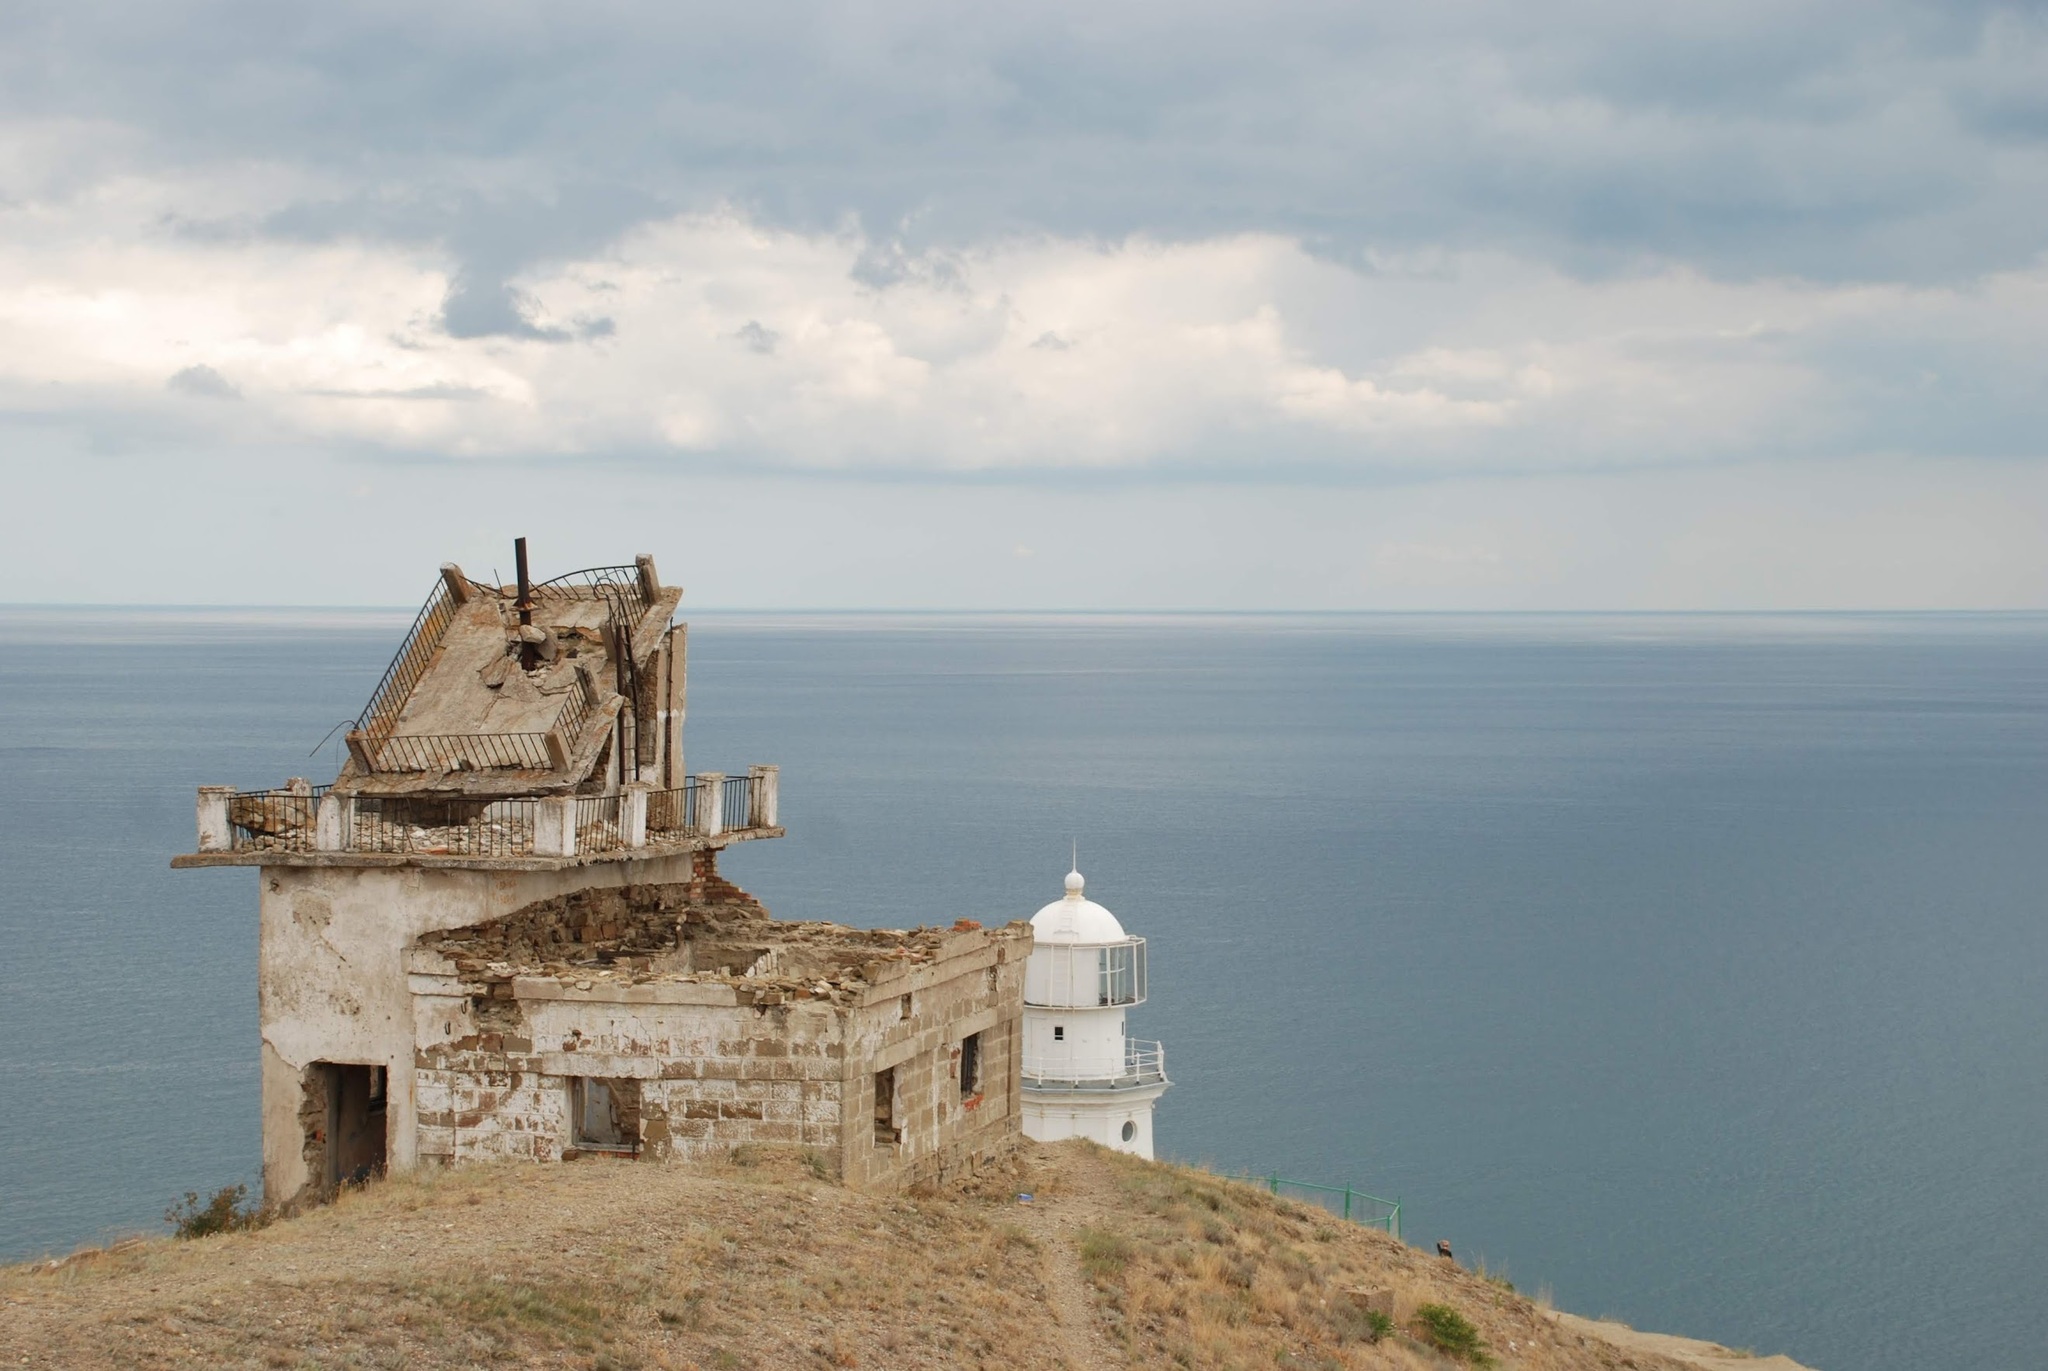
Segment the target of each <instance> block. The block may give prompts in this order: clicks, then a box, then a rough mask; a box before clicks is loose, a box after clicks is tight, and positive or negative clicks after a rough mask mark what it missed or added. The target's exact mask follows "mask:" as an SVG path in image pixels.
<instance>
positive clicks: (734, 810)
mask: <svg viewBox="0 0 2048 1371" xmlns="http://www.w3.org/2000/svg"><path fill="white" fill-rule="evenodd" d="M753 779H754V778H753V777H751V776H728V777H726V778H725V783H724V784H723V785H722V786H720V787H719V790H720V792H721V794H720V796H719V800H720V806H719V824H718V826H719V827H720V828H724V829H734V828H746V827H749V826H750V825H751V824H752V823H753V817H752V813H751V808H750V807H751V805H752V803H753Z"/></svg>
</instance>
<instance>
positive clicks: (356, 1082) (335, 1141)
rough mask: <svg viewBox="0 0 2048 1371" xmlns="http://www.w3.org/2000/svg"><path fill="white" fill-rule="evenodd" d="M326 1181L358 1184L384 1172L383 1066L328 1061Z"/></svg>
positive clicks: (384, 1086)
mask: <svg viewBox="0 0 2048 1371" xmlns="http://www.w3.org/2000/svg"><path fill="white" fill-rule="evenodd" d="M324 1065H325V1066H326V1068H327V1073H328V1077H327V1102H328V1103H327V1111H328V1114H327V1117H328V1123H327V1137H328V1139H329V1142H328V1147H327V1184H328V1185H329V1186H336V1185H343V1184H357V1183H360V1182H362V1181H366V1180H368V1179H369V1178H370V1177H372V1176H381V1175H383V1174H384V1120H385V1107H384V1106H385V1098H384V1096H385V1088H386V1086H387V1085H388V1084H389V1083H390V1081H389V1076H388V1074H387V1073H386V1072H385V1070H384V1068H383V1067H381V1066H354V1065H349V1064H347V1063H338V1062H329V1063H325V1064H324Z"/></svg>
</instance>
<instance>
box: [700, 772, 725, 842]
mask: <svg viewBox="0 0 2048 1371" xmlns="http://www.w3.org/2000/svg"><path fill="white" fill-rule="evenodd" d="M697 831H698V832H699V833H702V834H703V835H704V836H705V837H707V838H716V837H717V836H718V835H719V834H721V833H723V832H725V773H724V772H723V771H703V772H699V773H698V775H697Z"/></svg>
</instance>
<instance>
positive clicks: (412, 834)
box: [342, 795, 540, 857]
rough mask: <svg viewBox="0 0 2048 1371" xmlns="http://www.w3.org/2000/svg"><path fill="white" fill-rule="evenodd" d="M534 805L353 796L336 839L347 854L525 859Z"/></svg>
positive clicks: (535, 816)
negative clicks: (373, 853) (379, 853)
mask: <svg viewBox="0 0 2048 1371" xmlns="http://www.w3.org/2000/svg"><path fill="white" fill-rule="evenodd" d="M539 814H540V801H539V800H528V799H517V800H481V799H477V800H428V799H417V798H414V797H411V796H395V795H391V796H377V795H357V796H353V797H351V799H350V801H349V813H348V816H347V820H346V822H345V823H344V824H343V826H342V840H343V843H344V845H345V847H346V849H347V850H348V851H351V852H394V853H409V854H416V855H419V856H428V857H527V856H531V855H532V854H533V830H534V827H535V823H536V821H537V819H538V818H539Z"/></svg>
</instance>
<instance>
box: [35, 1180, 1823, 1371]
mask: <svg viewBox="0 0 2048 1371" xmlns="http://www.w3.org/2000/svg"><path fill="white" fill-rule="evenodd" d="M1020 1194H1030V1195H1031V1196H1032V1197H1033V1199H1032V1202H1031V1203H1029V1204H1024V1203H1020V1202H1019V1200H1018V1196H1019V1195H1020ZM1369 1303H1377V1304H1379V1305H1383V1306H1385V1307H1388V1308H1391V1310H1392V1317H1393V1319H1394V1322H1395V1325H1396V1327H1395V1328H1394V1330H1393V1331H1391V1332H1389V1333H1387V1334H1386V1335H1384V1336H1379V1337H1377V1338H1375V1336H1374V1333H1373V1330H1372V1329H1371V1327H1370V1323H1369V1321H1368V1320H1367V1319H1366V1318H1365V1317H1364V1314H1363V1312H1362V1311H1363V1310H1364V1308H1365V1307H1366V1305H1367V1304H1369ZM1427 1303H1441V1304H1445V1305H1448V1306H1450V1307H1452V1308H1454V1309H1456V1310H1458V1311H1459V1312H1460V1313H1461V1314H1462V1315H1463V1316H1464V1317H1465V1318H1466V1319H1468V1320H1469V1321H1470V1323H1471V1324H1472V1325H1473V1326H1474V1327H1475V1328H1476V1330H1477V1331H1478V1333H1479V1335H1480V1337H1481V1338H1482V1339H1483V1342H1484V1346H1483V1349H1482V1351H1481V1353H1480V1354H1479V1355H1480V1357H1481V1358H1482V1359H1487V1360H1490V1361H1491V1363H1492V1364H1494V1365H1497V1366H1501V1367H1522V1368H1529V1371H1552V1369H1553V1368H1557V1369H1562V1368H1574V1369H1576V1368H1589V1369H1590V1368H1603V1371H1619V1369H1620V1368H1628V1369H1629V1371H1695V1368H1697V1367H1699V1366H1702V1365H1709V1366H1734V1365H1737V1364H1738V1363H1736V1362H1733V1361H1721V1360H1715V1361H1712V1362H1701V1361H1699V1360H1695V1359H1692V1358H1691V1357H1689V1356H1684V1355H1682V1354H1683V1353H1685V1352H1686V1351H1687V1350H1688V1349H1695V1350H1697V1349H1705V1348H1709V1347H1712V1345H1711V1344H1696V1343H1685V1342H1684V1341H1683V1340H1678V1339H1672V1340H1669V1343H1668V1345H1667V1344H1664V1343H1661V1342H1659V1343H1655V1344H1652V1343H1648V1342H1642V1341H1629V1340H1626V1339H1623V1338H1621V1337H1619V1336H1618V1334H1631V1335H1633V1330H1628V1329H1621V1328H1620V1327H1619V1326H1618V1325H1608V1324H1592V1323H1588V1322H1586V1321H1580V1320H1574V1321H1570V1322H1569V1323H1567V1322H1562V1321H1560V1320H1559V1319H1557V1318H1555V1317H1553V1316H1551V1315H1550V1314H1549V1313H1547V1312H1546V1311H1545V1310H1543V1309H1540V1308H1539V1307H1537V1306H1536V1305H1535V1304H1533V1303H1532V1302H1531V1301H1529V1300H1527V1299H1525V1298H1523V1297H1521V1296H1520V1295H1517V1294H1514V1293H1512V1292H1510V1291H1508V1290H1507V1289H1505V1288H1504V1287H1502V1286H1501V1285H1499V1284H1497V1283H1495V1282H1493V1281H1489V1280H1487V1279H1485V1278H1483V1277H1481V1276H1479V1275H1475V1274H1472V1273H1469V1272H1465V1271H1462V1270H1460V1269H1458V1268H1456V1267H1455V1266H1453V1265H1452V1264H1451V1263H1449V1262H1445V1261H1443V1260H1441V1259H1440V1258H1437V1257H1435V1256H1430V1255H1425V1254H1424V1253H1422V1252H1420V1251H1418V1250H1416V1249H1413V1248H1408V1247H1404V1246H1402V1245H1401V1244H1399V1243H1397V1242H1395V1241H1394V1240H1392V1239H1391V1238H1388V1237H1386V1236H1385V1235H1383V1234H1380V1233H1377V1232H1373V1231H1370V1230H1366V1229H1361V1228H1358V1227H1355V1226H1352V1225H1347V1224H1343V1223H1341V1222H1340V1221H1337V1220H1334V1219H1331V1218H1329V1217H1328V1216H1326V1215H1324V1214H1322V1213H1321V1212H1320V1211H1318V1210H1313V1209H1303V1208H1301V1207H1300V1206H1297V1205H1294V1204H1291V1203H1289V1202H1286V1201H1283V1200H1275V1199H1274V1198H1273V1197H1271V1196H1269V1195H1266V1194H1264V1193H1263V1192H1261V1191H1259V1190H1257V1189H1256V1188H1254V1187H1250V1186H1246V1185H1242V1184H1238V1183H1235V1182H1230V1181H1224V1180H1220V1179H1218V1178H1216V1177H1214V1176H1211V1175H1208V1174H1206V1173H1203V1172H1199V1171H1191V1170H1187V1169H1185V1168H1179V1167H1171V1166H1164V1165H1155V1164H1152V1163H1146V1162H1138V1161H1134V1160H1132V1159H1129V1158H1124V1157H1120V1156H1116V1155H1114V1154H1110V1153H1106V1152H1103V1151H1102V1150H1100V1149H1096V1148H1092V1147H1088V1146H1087V1145H1085V1144H1072V1143H1069V1144H1061V1145H1059V1146H1057V1147H1043V1146H1038V1145H1033V1144H1026V1146H1025V1147H1024V1149H1023V1150H1022V1151H1021V1152H1020V1153H1019V1154H1018V1156H1017V1157H1016V1158H1015V1160H1014V1162H1012V1163H1010V1164H1008V1165H1006V1166H1004V1167H1003V1168H1000V1169H998V1170H996V1171H994V1172H991V1173H987V1174H984V1175H983V1176H981V1177H978V1178H976V1179H974V1180H973V1181H971V1182H968V1183H966V1184H964V1185H961V1186H958V1187H954V1188H950V1189H948V1190H946V1191H945V1192H943V1193H933V1194H917V1195H899V1196H887V1195H862V1194H856V1193H854V1192H852V1191H849V1190H846V1189H843V1188H841V1187H839V1186H838V1185H836V1184H833V1183H832V1182H831V1181H829V1180H828V1179H825V1178H824V1177H823V1176H821V1175H819V1174H817V1172H816V1171H815V1170H814V1169H813V1168H812V1166H811V1165H810V1164H808V1163H807V1162H806V1161H805V1160H804V1159H803V1158H802V1157H801V1156H798V1155H795V1154H787V1153H778V1152H769V1153H762V1154H758V1155H756V1156H746V1155H743V1156H742V1157H741V1158H740V1159H739V1160H738V1161H737V1162H735V1163H731V1164H720V1165H717V1166H690V1167H685V1166H679V1165H660V1166H656V1165H646V1164H634V1163H631V1162H605V1161H596V1160H593V1161H587V1162H577V1163H574V1164H570V1165H562V1166H520V1165H516V1164H505V1165H499V1166H490V1167H474V1168H466V1169H460V1170H454V1171H446V1172H431V1171H429V1172H421V1173H418V1174H415V1175H410V1176H404V1177H396V1178H393V1179H390V1180H387V1181H382V1182H378V1183H375V1184H372V1185H370V1186H367V1187H365V1188H363V1189H361V1190H357V1191H352V1192H349V1193H347V1194H344V1195H343V1196H342V1197H341V1198H340V1199H339V1200H337V1201H336V1202H335V1203H334V1204H332V1205H330V1206H327V1207H325V1208H322V1209H318V1210H314V1211H312V1212H309V1213H306V1214H304V1215H301V1216H299V1217H297V1218H293V1219H289V1220H285V1221H282V1222H279V1223H276V1224H273V1225H272V1226H270V1227H268V1228H265V1229H262V1230H260V1231H256V1232H244V1233H230V1234H224V1235H221V1236H218V1237H211V1238H203V1239H197V1240H192V1241H178V1240H173V1239H168V1238H164V1239H152V1240H147V1241H132V1240H131V1241H130V1242H127V1243H122V1244H117V1245H115V1246H114V1247H113V1248H108V1249H94V1250H90V1251H86V1252H81V1253H78V1254H75V1255H74V1256H72V1257H69V1258H65V1259H62V1260H60V1261H44V1262H36V1263H29V1264H26V1265H22V1266H14V1267H8V1268H5V1269H0V1366H7V1365H21V1366H38V1367H44V1366H48V1367H124V1368H125V1367H170V1366H206V1367H234V1368H241V1367H252V1368H253V1367H301V1368H328V1367H392V1368H397V1367H427V1368H441V1367H498V1366H548V1367H579V1368H587V1369H589V1371H598V1369H600V1368H605V1369H609V1368H685V1367H690V1368H718V1369H720V1371H724V1369H726V1368H743V1367H762V1368H766V1367H776V1368H788V1367H833V1366H837V1367H876V1368H897V1367H903V1368H921V1367H933V1368H937V1367H1005V1368H1007V1367H1048V1368H1054V1367H1061V1368H1067V1371H1103V1369H1105V1368H1124V1367H1152V1366H1176V1365H1177V1366H1185V1367H1197V1368H1207V1367H1216V1368H1222V1367H1237V1366H1245V1367H1249V1366H1259V1367H1319V1368H1339V1367H1343V1368H1353V1367H1356V1368H1368V1367H1370V1368H1382V1367H1385V1368H1439V1367H1451V1366H1459V1365H1466V1364H1474V1363H1473V1362H1472V1361H1470V1360H1469V1359H1468V1360H1464V1361H1460V1360H1453V1359H1450V1358H1447V1357H1446V1356H1444V1355H1443V1354H1442V1353H1440V1352H1438V1351H1435V1350H1433V1349H1431V1348H1430V1347H1429V1346H1427V1345H1426V1343H1425V1342H1424V1341H1423V1340H1422V1335H1421V1332H1420V1331H1419V1330H1420V1326H1419V1325H1418V1324H1417V1323H1416V1311H1417V1309H1418V1308H1420V1306H1422V1305H1423V1304H1427ZM1604 1330H1615V1333H1616V1335H1615V1336H1610V1335H1609V1333H1608V1332H1606V1331H1604ZM1633 1336H1634V1337H1637V1338H1643V1339H1650V1338H1654V1336H1655V1335H1633ZM1713 1351H1714V1352H1716V1353H1719V1354H1721V1355H1722V1356H1724V1357H1729V1356H1732V1355H1733V1354H1729V1353H1727V1352H1726V1349H1721V1348H1713ZM1674 1354H1680V1355H1674ZM1748 1364H1749V1365H1774V1364H1775V1365H1787V1364H1786V1363H1782V1362H1766V1363H1748Z"/></svg>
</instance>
